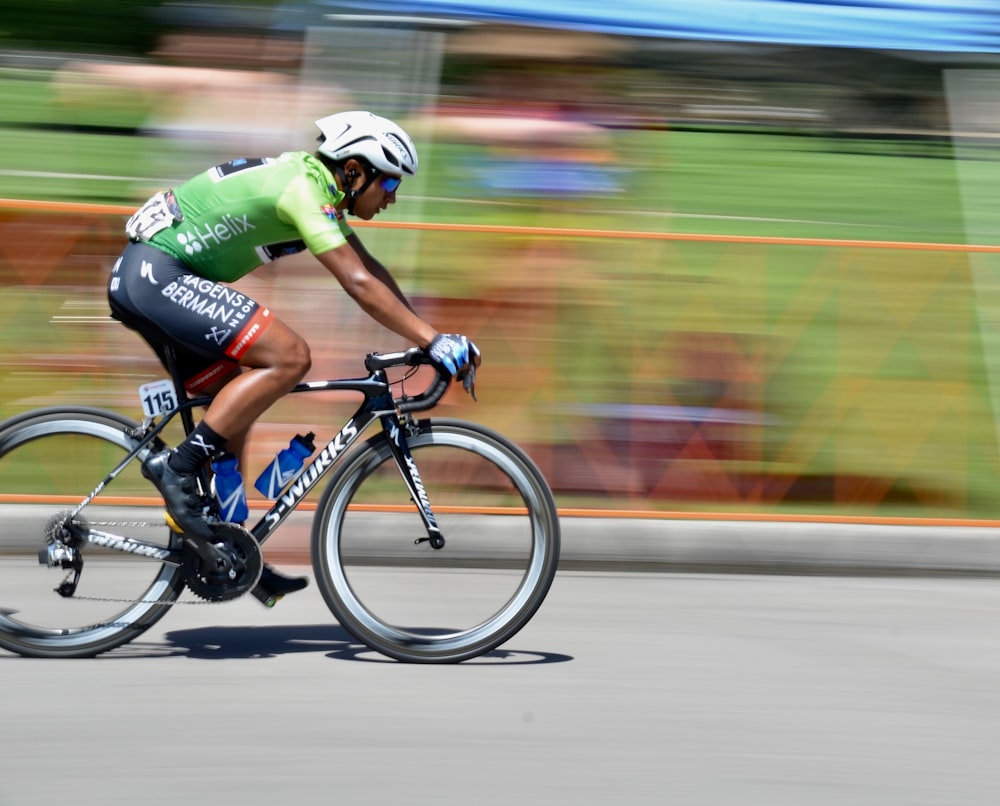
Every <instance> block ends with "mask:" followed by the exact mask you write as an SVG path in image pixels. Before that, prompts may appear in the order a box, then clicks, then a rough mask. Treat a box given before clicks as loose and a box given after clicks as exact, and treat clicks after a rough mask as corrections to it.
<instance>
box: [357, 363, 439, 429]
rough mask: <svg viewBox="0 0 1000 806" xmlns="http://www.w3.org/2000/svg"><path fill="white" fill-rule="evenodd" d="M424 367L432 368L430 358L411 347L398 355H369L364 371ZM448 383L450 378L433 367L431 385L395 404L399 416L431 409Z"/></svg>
mask: <svg viewBox="0 0 1000 806" xmlns="http://www.w3.org/2000/svg"><path fill="white" fill-rule="evenodd" d="M425 365H426V366H434V365H433V362H432V361H431V359H430V356H429V355H427V353H425V352H424V351H423V350H421V349H420V348H419V347H411V348H410V349H409V350H404V351H402V352H398V353H369V354H368V355H367V356H365V369H367V370H368V371H369V372H376V371H378V370H380V369H390V368H391V367H421V366H425ZM450 383H451V376H450V375H448V374H447V372H444V371H442V370H440V369H437V368H436V367H435V372H434V380H433V381H432V382H431V385H430V386H428V387H427V388H426V389H425V390H424V391H423V392H421V393H420V394H418V395H414V396H413V397H409V396H404V397H403V398H401V399H400V400H399V401H398V402H397V403H396V408H397V409H398V411H399V413H400V414H407V413H409V412H411V411H425V410H427V409H432V408H434V406H436V405H437V404H438V401H440V400H441V398H442V397H444V393H445V392H447V391H448V386H449V384H450Z"/></svg>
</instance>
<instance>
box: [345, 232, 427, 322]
mask: <svg viewBox="0 0 1000 806" xmlns="http://www.w3.org/2000/svg"><path fill="white" fill-rule="evenodd" d="M347 242H348V243H349V244H350V245H351V246H352V247H353V249H354V251H355V252H356V253H357V255H358V257H359V258H361V262H362V263H364V264H365V268H366V269H368V271H369V272H371V273H372V274H373V275H374V276H375V277H376V278H378V279H379V280H381V281H382V282H383V283H385V284H386V286H388V288H389V290H390V291H391V292H392V293H393V294H395V295H396V297H397V298H398V299H399V300H400V302H402V303H403V304H404V305H405V306H406V307H407V308H409V309H410V310H411V311H412V310H413V306H412V305H410V301H409V300H408V299H407V298H406V295H405V294H404V293H403V291H402V289H400V287H399V285H398V284H397V283H396V281H395V279H393V276H392V275H391V274H390V273H389V270H388V269H387V268H386V267H385V266H383V265H382V263H380V262H379V261H378V260H377V259H376V258H374V257H373V256H372V255H371V253H370V252H369V251H368V250H367V249H365V245H364V244H363V243H361V239H360V238H359V237H358V236H357V235H355V234H354V233H353V232H352V233H351V234H350V235H348V236H347Z"/></svg>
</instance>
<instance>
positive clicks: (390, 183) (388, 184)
mask: <svg viewBox="0 0 1000 806" xmlns="http://www.w3.org/2000/svg"><path fill="white" fill-rule="evenodd" d="M402 181H403V177H401V176H381V177H379V180H378V183H379V184H380V185H381V186H382V190H384V191H385V192H386V193H395V192H396V191H397V190H398V189H399V186H400V184H401V183H402Z"/></svg>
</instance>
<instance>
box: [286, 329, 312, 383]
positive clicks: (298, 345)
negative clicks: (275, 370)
mask: <svg viewBox="0 0 1000 806" xmlns="http://www.w3.org/2000/svg"><path fill="white" fill-rule="evenodd" d="M282 364H283V365H284V367H285V369H286V371H287V372H288V373H289V374H291V375H294V376H295V378H296V379H301V378H303V377H304V376H305V374H306V373H307V372H308V371H309V370H310V369H311V368H312V352H311V351H310V350H309V345H308V344H307V343H306V341H305V339H302V338H297V339H295V340H293V342H292V343H291V344H289V345H287V349H285V350H284V351H283V352H282Z"/></svg>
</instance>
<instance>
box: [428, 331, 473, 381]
mask: <svg viewBox="0 0 1000 806" xmlns="http://www.w3.org/2000/svg"><path fill="white" fill-rule="evenodd" d="M427 355H429V356H430V358H431V361H432V362H434V365H435V366H437V367H441V368H442V369H444V370H445V371H446V372H447V373H448V374H449V375H451V377H452V378H461V377H462V376H463V375H464V374H465V373H466V372H468V371H469V369H470V368H471V369H473V370H474V369H475V367H476V366H477V365H478V364H479V348H478V347H476V345H475V344H473V343H472V342H471V341H469V340H468V339H467V338H466V337H465V336H460V335H458V334H455V333H439V334H438V335H436V336H435V337H434V341H432V342H431V343H430V346H428V348H427Z"/></svg>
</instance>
